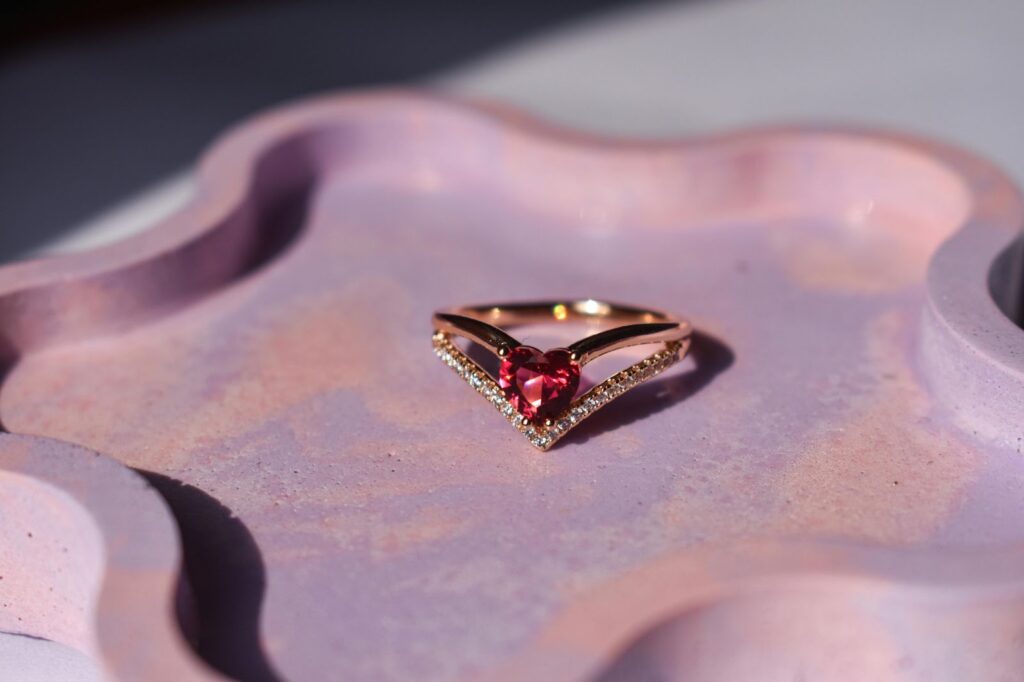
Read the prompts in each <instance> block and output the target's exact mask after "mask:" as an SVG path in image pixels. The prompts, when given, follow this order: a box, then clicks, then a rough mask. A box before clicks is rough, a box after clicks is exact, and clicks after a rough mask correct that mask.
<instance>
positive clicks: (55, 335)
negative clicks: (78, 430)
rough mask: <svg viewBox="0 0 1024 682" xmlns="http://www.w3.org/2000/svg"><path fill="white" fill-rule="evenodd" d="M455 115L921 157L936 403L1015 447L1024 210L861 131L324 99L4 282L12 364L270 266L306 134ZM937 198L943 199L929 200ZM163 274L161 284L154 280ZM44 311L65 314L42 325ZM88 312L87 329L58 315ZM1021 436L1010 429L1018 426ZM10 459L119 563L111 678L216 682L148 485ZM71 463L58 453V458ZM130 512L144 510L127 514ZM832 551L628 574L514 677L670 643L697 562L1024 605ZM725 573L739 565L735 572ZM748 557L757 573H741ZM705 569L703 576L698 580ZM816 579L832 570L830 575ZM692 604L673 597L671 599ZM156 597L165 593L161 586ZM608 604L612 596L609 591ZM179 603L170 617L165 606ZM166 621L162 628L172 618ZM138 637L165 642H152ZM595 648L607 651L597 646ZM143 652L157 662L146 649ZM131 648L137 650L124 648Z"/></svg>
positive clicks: (3, 324)
mask: <svg viewBox="0 0 1024 682" xmlns="http://www.w3.org/2000/svg"><path fill="white" fill-rule="evenodd" d="M402 108H405V109H411V110H448V111H452V112H457V113H459V114H460V115H464V116H469V117H473V118H478V119H480V120H483V121H487V122H489V124H491V125H499V126H504V127H505V128H506V129H507V130H508V131H510V133H511V134H515V135H519V136H524V137H529V138H533V139H535V140H537V141H543V142H544V143H547V144H550V145H553V146H560V145H579V146H591V147H595V148H596V147H615V148H624V149H629V148H636V149H651V148H659V149H665V150H670V149H672V148H683V147H688V146H692V145H704V146H714V145H723V144H736V143H737V142H742V141H748V142H749V141H751V140H758V141H762V142H765V143H768V142H772V143H776V144H784V143H785V141H786V140H791V139H792V138H793V136H800V137H801V138H803V139H806V138H807V137H809V136H810V137H814V138H815V139H816V140H818V141H819V142H824V143H826V144H827V143H828V142H829V141H830V140H833V139H834V140H843V139H850V138H864V137H867V138H870V139H871V140H874V141H876V142H878V143H880V144H886V145H893V146H898V147H900V148H903V149H904V150H911V151H913V152H914V153H917V154H920V155H921V157H922V158H923V159H926V160H927V161H929V162H931V163H934V165H935V166H936V168H937V169H940V170H941V171H942V172H943V173H946V174H948V176H949V178H950V179H951V180H952V183H951V184H950V187H953V186H955V187H957V188H959V190H958V191H959V193H960V196H957V197H935V198H934V199H935V200H936V201H941V202H947V203H946V205H945V206H944V209H949V207H950V206H954V205H958V206H960V209H961V217H960V218H959V220H958V223H959V225H960V227H959V229H958V230H957V231H956V232H955V233H954V234H953V236H952V237H951V238H950V239H949V240H947V241H946V242H945V243H944V244H943V245H942V247H941V248H940V249H939V251H938V252H937V253H936V254H935V256H934V258H933V260H932V262H931V265H930V267H929V272H928V279H927V296H928V298H927V308H926V311H925V316H924V320H923V322H922V324H923V334H922V349H921V350H922V358H923V360H924V372H925V375H926V380H927V381H928V382H929V383H930V385H931V386H932V389H933V391H934V393H935V395H936V396H937V397H938V398H939V399H940V400H941V401H942V402H943V403H944V404H946V405H947V406H948V407H949V409H950V410H951V411H952V413H954V414H955V415H957V419H958V420H959V421H960V422H961V423H962V424H963V425H965V426H966V427H968V428H971V429H973V430H975V431H977V432H979V433H980V434H981V435H983V436H984V437H986V438H991V439H993V440H999V441H1004V442H1007V443H1011V444H1012V440H1013V438H1015V437H1016V435H1015V434H1013V433H1012V429H1013V426H1012V425H1013V424H1020V423H1021V421H1022V420H1021V415H1022V414H1024V334H1022V333H1021V330H1020V329H1019V328H1018V327H1016V326H1015V325H1014V324H1013V322H1012V321H1011V320H1010V319H1009V318H1008V317H1007V316H1005V315H1004V314H1003V313H1002V312H1001V311H1000V310H999V309H998V307H997V306H996V304H995V302H994V301H993V299H992V295H991V292H990V291H989V287H988V273H989V270H990V268H991V267H992V264H993V262H994V261H995V259H996V258H997V256H999V255H1000V254H1001V253H1003V252H1004V251H1006V250H1007V249H1008V248H1009V247H1010V245H1011V243H1012V242H1013V240H1014V239H1015V238H1017V236H1018V234H1019V232H1020V229H1021V226H1022V225H1024V203H1022V200H1021V197H1020V195H1019V193H1018V192H1017V190H1016V189H1015V188H1014V186H1013V184H1012V183H1011V182H1010V181H1009V179H1008V178H1007V177H1006V176H1005V175H1004V174H1002V173H1001V172H1000V171H999V170H997V169H996V168H995V167H993V166H992V165H990V164H989V163H987V162H985V161H983V160H981V159H979V158H977V157H975V156H973V155H971V154H969V153H967V152H964V151H962V150H959V149H956V148H954V147H950V146H946V145H943V144H939V143H935V142H932V141H926V140H922V139H919V138H915V137H911V136H904V135H894V134H880V133H876V132H869V131H855V130H850V129H845V128H807V127H805V128H782V129H769V130H761V131H754V132H745V133H738V134H731V135H722V136H715V137H710V138H702V139H701V140H699V141H697V142H671V143H654V142H645V143H631V142H623V141H616V140H609V139H605V138H600V137H592V136H584V135H580V134H577V133H570V132H566V131H561V130H557V129H553V128H551V127H549V126H546V125H544V124H540V123H536V122H533V121H529V120H526V119H524V118H523V117H522V116H520V115H517V114H514V113H510V112H508V111H505V110H500V111H499V110H495V109H494V108H493V107H485V106H470V105H466V104H457V103H453V102H451V101H449V100H446V99H444V98H442V97H438V96H433V95H423V94H411V93H403V92H381V93H373V94H363V95H347V96H342V97H325V98H319V99H314V100H308V101H305V102H302V103H299V104H297V105H293V106H289V107H285V108H281V109H278V110H275V111H272V112H270V113H267V114H264V115H261V116H259V117H257V118H255V119H254V120H252V121H249V122H246V123H244V124H243V125H241V126H239V127H238V128H236V129H234V130H233V131H232V132H231V133H230V134H228V135H227V136H226V137H225V138H224V139H223V140H222V141H220V142H218V143H217V144H216V145H215V146H214V147H213V149H212V150H211V151H210V152H209V153H208V154H207V155H206V156H205V158H204V159H203V161H202V163H201V165H200V168H199V172H198V188H199V191H198V195H197V198H196V199H195V200H194V201H193V202H192V203H191V204H190V205H189V206H188V207H186V208H185V209H183V210H182V211H181V212H179V213H177V214H175V215H174V216H172V217H170V218H168V219H167V220H165V221H163V222H161V223H160V224H158V225H156V226H155V227H154V228H153V229H151V230H149V231H148V232H146V233H143V234H140V235H138V236H136V237H133V238H129V239H127V240H124V241H122V242H118V243H116V244H113V245H110V246H107V247H103V248H100V249H98V250H96V251H93V252H89V253H84V254H76V255H70V256H62V257H59V258H52V259H45V260H38V261H31V262H25V263H18V264H14V265H10V266H5V267H3V268H0V330H2V332H3V339H2V340H3V342H4V343H3V344H2V346H0V350H3V351H4V353H3V359H4V360H5V361H6V363H7V366H8V367H9V366H11V365H12V364H13V363H14V362H16V361H17V359H18V358H19V357H21V356H22V355H24V354H27V353H32V352H34V351H36V350H38V349H40V348H43V347H47V346H52V345H57V344H62V343H68V342H73V341H77V340H80V339H83V338H88V337H91V336H94V335H99V334H107V333H111V332H114V331H117V330H120V329H124V328H126V327H130V326H134V325H136V324H141V323H143V322H145V321H146V320H148V319H152V318H153V317H154V316H155V315H159V314H162V313H164V312H166V311H168V310H172V309H174V308H176V307H179V306H182V305H185V304H187V303H188V302H189V301H191V300H193V299H195V298H196V297H199V296H202V295H203V294H205V293H208V292H210V291H213V290H215V289H217V288H218V287H221V286H224V285H226V284H228V283H230V282H231V281H233V280H234V279H236V278H237V277H239V276H240V275H242V274H244V273H245V272H247V271H249V270H250V269H251V268H252V267H254V258H255V256H254V255H253V254H252V253H250V252H249V251H248V250H247V249H245V248H238V249H235V248H233V246H236V245H245V244H247V243H251V242H253V241H254V239H253V237H252V235H248V234H245V233H244V230H246V229H256V228H253V226H254V225H258V222H257V221H234V220H232V219H231V218H232V215H234V214H235V213H236V212H238V211H241V210H243V209H244V208H245V207H246V206H247V205H248V203H249V200H250V198H251V196H252V194H253V192H254V188H255V187H256V185H257V184H258V183H259V182H260V179H259V177H258V172H257V170H258V168H259V167H260V166H261V164H262V163H263V162H264V160H265V156H266V155H267V154H268V153H273V151H274V149H276V148H279V143H280V142H281V141H283V140H285V139H288V138H293V137H295V136H298V135H310V134H315V132H316V130H317V129H318V128H321V127H323V126H337V125H343V124H345V122H346V121H349V120H358V119H359V117H361V116H367V115H372V114H373V113H374V112H378V111H381V110H396V109H402ZM924 199H931V197H922V200H924ZM212 242H217V245H216V248H215V249H214V250H215V251H217V252H219V253H234V254H237V255H238V257H237V258H222V259H212V260H211V259H204V260H203V261H202V262H201V263H200V266H199V267H197V266H196V265H197V261H196V258H195V255H196V253H197V252H198V251H200V250H203V249H205V248H208V247H209V245H210V244H211V243H212ZM155 272H156V273H160V274H159V276H154V273H155ZM114 279H116V280H117V284H118V286H121V287H125V286H127V287H128V288H129V289H130V290H131V296H130V297H128V298H125V299H122V300H121V301H120V304H121V305H119V306H118V307H117V309H116V310H115V309H111V308H109V307H103V306H90V305H88V298H87V297H83V296H82V295H81V291H82V290H83V289H88V288H89V287H94V286H95V287H103V286H104V285H105V284H108V283H111V282H112V281H113V280H114ZM40 310H47V311H57V313H58V314H53V315H45V314H44V315H40V314H39V311H40ZM62 311H63V312H68V311H71V312H74V314H73V315H66V314H59V313H60V312H62ZM1007 424H1010V425H1011V427H1010V431H1009V432H1008V431H1007V427H1006V425H1007ZM2 442H3V444H4V445H5V446H6V445H8V444H12V443H15V442H16V443H18V444H19V447H18V448H14V449H15V450H20V449H23V448H22V446H21V444H26V446H27V449H26V450H25V452H24V453H23V454H18V455H12V454H10V448H7V447H5V448H4V450H5V455H4V457H3V459H2V460H0V465H2V467H3V469H5V470H7V471H16V472H20V473H24V474H28V475H30V476H33V477H36V478H39V479H40V480H43V481H46V482H48V483H50V484H52V485H55V486H57V487H59V488H61V489H64V490H67V491H68V492H70V493H71V494H72V495H73V496H74V497H75V498H76V499H77V500H78V501H79V502H81V503H82V505H83V506H84V507H85V508H86V509H87V510H88V512H89V513H90V514H91V515H92V516H93V518H94V519H95V521H96V523H97V524H98V525H99V527H100V528H101V529H102V531H103V533H104V538H105V540H106V545H105V546H106V551H107V553H108V556H107V558H108V561H107V569H106V574H105V577H104V581H103V588H102V596H101V598H100V602H99V606H98V609H97V622H98V632H99V647H100V650H101V652H102V655H103V658H104V661H103V662H104V664H105V666H106V667H107V668H108V669H109V670H110V671H111V674H112V675H114V676H115V677H116V678H118V679H205V678H212V677H215V676H214V675H213V674H212V673H210V672H209V671H207V670H206V669H205V667H204V666H203V665H202V664H201V663H199V662H198V661H197V660H196V659H195V658H194V657H193V656H192V655H191V654H190V653H189V651H188V649H187V647H186V646H185V645H184V644H183V641H182V639H181V637H180V634H179V633H178V632H177V630H176V628H175V627H173V623H172V618H171V616H170V614H169V609H168V608H166V605H167V603H168V602H170V600H171V592H172V590H173V588H172V585H173V584H174V582H175V580H176V579H177V578H176V576H177V570H178V569H177V566H178V564H179V558H178V557H179V550H178V544H177V538H176V535H175V533H174V531H173V526H172V525H171V523H172V522H171V517H170V515H169V513H168V511H167V509H166V507H165V506H163V505H162V504H161V503H160V501H159V499H158V497H157V496H156V495H155V494H154V493H153V492H152V491H150V490H148V489H146V488H145V486H143V485H140V480H139V478H138V477H137V476H136V475H134V474H132V473H129V472H125V471H124V469H123V467H120V466H119V465H116V464H115V463H113V462H112V461H109V460H106V459H105V458H102V457H98V456H97V455H96V454H94V453H91V452H89V451H85V450H83V449H81V448H77V447H76V446H73V445H65V444H60V443H55V442H53V441H47V440H46V439H42V438H36V437H26V436H4V437H3V441H2ZM58 452H59V453H60V454H58ZM67 458H88V459H89V460H90V461H92V462H102V463H101V464H97V465H96V466H95V469H90V470H88V471H86V470H83V469H81V468H79V467H74V466H70V467H69V466H68V460H67ZM128 506H131V507H132V508H134V509H139V510H145V511H144V513H141V514H133V515H125V514H123V513H121V512H120V511H119V510H123V509H124V508H126V507H128ZM822 547H823V546H819V545H815V544H810V545H808V544H806V543H788V542H781V541H780V542H775V543H770V544H767V545H757V546H752V547H748V548H733V549H730V550H729V551H727V552H723V551H718V550H715V551H706V552H705V551H700V550H697V551H688V552H685V553H681V554H680V556H678V557H666V558H665V559H664V560H663V561H662V562H660V563H659V564H658V565H656V566H653V567H648V568H646V569H644V570H641V571H638V572H635V573H633V574H629V575H627V576H624V577H623V578H622V580H621V581H620V584H619V588H618V589H617V591H618V592H621V594H622V595H625V596H623V597H622V598H623V599H627V598H628V599H632V600H634V602H633V603H634V605H635V608H633V609H632V611H633V617H632V618H630V619H622V618H620V617H619V610H618V608H617V606H618V605H621V604H622V603H623V602H622V599H610V600H609V599H608V598H607V597H601V596H599V595H595V596H594V598H592V599H590V598H588V599H581V600H577V602H576V606H572V607H570V608H569V609H568V610H567V612H566V613H565V614H564V615H563V616H562V617H560V618H557V619H555V621H554V622H553V623H552V624H551V626H550V627H549V628H548V629H547V630H546V632H545V633H544V634H543V635H542V636H541V637H540V639H539V640H537V641H536V642H535V643H533V644H532V645H531V646H530V647H528V648H527V650H526V651H524V652H522V654H521V655H520V656H518V657H517V658H514V659H513V660H512V662H511V663H510V664H509V667H508V670H507V671H506V672H505V677H504V678H505V679H527V678H531V677H534V676H537V675H539V674H540V673H541V672H542V671H543V672H544V674H545V675H547V676H550V675H551V673H552V671H556V670H557V671H558V675H557V676H558V677H561V678H563V679H577V678H581V677H585V676H587V675H590V674H593V673H594V672H595V671H596V670H598V669H600V667H601V666H603V665H604V664H606V663H607V662H608V661H605V660H599V659H595V658H594V656H593V655H592V653H588V652H593V651H594V646H595V645H596V646H597V647H598V648H599V650H601V651H603V652H606V653H607V652H615V651H620V650H623V649H624V648H625V647H627V646H628V644H629V643H630V642H631V641H632V640H634V639H635V638H636V636H637V633H638V632H644V631H646V630H648V629H650V628H652V627H654V626H655V625H656V624H657V623H658V622H661V621H663V620H664V619H665V618H668V617H669V616H670V615H671V613H672V612H673V610H678V609H682V608H685V606H686V604H687V603H692V601H687V600H692V599H694V598H695V596H694V595H693V594H690V593H689V592H688V591H687V590H686V589H685V584H686V575H687V571H688V570H692V566H693V565H694V562H696V563H697V564H700V565H713V566H716V567H718V568H719V569H721V570H723V571H724V572H725V573H726V574H729V571H727V570H726V569H725V568H724V565H725V563H729V564H730V565H742V566H746V567H752V568H749V570H744V571H740V572H739V573H736V574H731V575H726V577H724V578H723V581H724V582H727V581H729V580H731V581H752V580H756V579H764V580H777V579H781V578H780V576H793V575H806V574H809V573H814V572H816V571H820V570H827V571H829V572H830V573H835V572H838V573H842V572H843V570H844V567H846V568H849V567H853V566H856V567H862V568H864V569H865V571H866V572H867V573H870V574H877V575H878V576H880V577H883V576H884V577H887V578H890V579H895V580H908V581H915V582H925V583H934V584H937V585H941V586H944V587H948V588H949V589H957V590H966V591H975V592H978V591H985V590H991V589H996V588H998V589H1000V590H1002V591H1003V593H1004V594H1009V593H1013V594H1021V586H1022V583H1021V577H1022V576H1024V547H1012V548H1006V549H1005V550H1001V551H995V550H992V551H988V550H986V551H975V552H972V553H970V555H964V554H959V553H956V552H943V551H930V552H915V551H910V550H906V551H895V550H879V549H876V548H867V547H856V546H848V545H844V546H842V547H841V548H838V553H839V555H840V556H841V557H842V559H838V558H837V554H836V552H837V548H835V547H830V548H829V551H828V552H825V551H824V550H823V549H822ZM724 558H728V562H725V559H724ZM737 559H742V560H741V561H739V562H738V564H737V561H736V560H737ZM140 564H141V565H147V566H148V567H149V568H150V569H151V570H152V571H154V572H155V575H157V576H158V578H157V583H156V584H157V585H158V587H156V588H155V589H156V592H157V593H156V594H154V595H153V596H154V599H155V601H154V602H152V603H151V602H150V601H148V600H147V601H141V600H137V599H136V600H134V601H132V600H126V598H125V597H126V595H128V594H129V593H131V592H132V591H133V590H134V589H137V588H136V585H137V582H136V581H137V579H138V577H139V576H138V574H137V573H136V572H134V571H133V567H137V566H139V565H140ZM687 566H689V567H690V568H689V569H688V568H686V567H687ZM815 567H817V568H815ZM669 586H673V587H674V588H679V589H676V590H675V592H673V594H674V595H675V596H674V597H673V598H672V599H665V598H664V594H665V593H666V592H668V591H669V590H667V589H666V588H668V587H669ZM150 589H151V591H152V589H153V588H150ZM602 592H603V594H605V595H607V594H608V592H607V590H603V591H602ZM160 602H163V603H164V604H165V608H164V609H162V610H161V609H156V610H154V608H155V606H154V605H155V604H159V603H160ZM161 614H162V615H161ZM140 632H147V633H149V634H148V636H146V637H145V638H140V637H139V633H140ZM595 638H596V640H599V641H597V642H596V644H595ZM141 641H145V642H146V645H145V646H140V642H141ZM126 643H130V645H126Z"/></svg>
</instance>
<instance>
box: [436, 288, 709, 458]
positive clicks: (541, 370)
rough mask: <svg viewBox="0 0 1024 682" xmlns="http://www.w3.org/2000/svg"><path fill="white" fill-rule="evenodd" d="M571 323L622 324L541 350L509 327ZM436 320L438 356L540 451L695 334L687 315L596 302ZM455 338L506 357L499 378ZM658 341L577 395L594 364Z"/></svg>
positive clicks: (457, 311) (508, 307) (510, 307)
mask: <svg viewBox="0 0 1024 682" xmlns="http://www.w3.org/2000/svg"><path fill="white" fill-rule="evenodd" d="M573 320H598V321H601V322H608V323H611V324H615V325H616V326H613V327H611V328H609V329H605V330H603V331H599V332H597V333H595V334H592V335H590V336H587V337H585V338H583V339H581V340H579V341H577V342H575V343H573V344H570V345H569V346H567V347H565V348H555V349H552V350H549V351H547V352H543V353H542V352H541V351H540V350H539V349H537V348H534V347H532V346H527V345H524V344H523V343H521V342H520V341H518V340H517V339H516V338H515V337H513V336H512V335H511V334H509V333H508V332H507V331H505V329H504V328H503V327H513V326H518V325H523V324H535V323H542V322H563V321H573ZM433 322H434V350H435V352H436V353H437V355H438V356H439V357H440V358H441V359H442V360H443V361H444V362H445V363H446V364H447V365H448V366H449V367H451V368H452V369H454V370H455V371H456V372H457V373H458V374H459V376H461V377H462V378H463V379H464V380H465V381H466V382H467V383H469V385H470V386H471V387H472V388H474V389H475V390H476V391H477V392H478V393H480V394H481V395H483V396H484V397H485V398H487V400H488V401H489V402H491V403H492V404H493V405H494V406H495V407H496V408H497V409H498V410H499V411H500V412H501V413H502V414H503V415H504V416H505V417H506V418H507V419H508V420H509V421H510V422H512V424H513V425H515V426H516V428H517V429H518V430H519V431H520V432H521V433H523V435H525V436H526V437H527V439H528V440H529V441H530V442H531V443H532V444H533V445H535V446H536V447H538V448H540V449H541V450H547V449H548V448H550V447H551V446H552V445H554V444H555V442H556V441H558V439H560V438H561V437H562V436H564V435H565V434H566V433H568V431H569V430H571V429H572V428H573V427H574V426H576V425H577V424H579V423H580V422H581V421H583V420H584V419H586V418H587V417H589V416H590V415H591V414H593V413H594V412H596V411H597V410H598V409H600V408H601V407H603V406H604V405H606V404H607V403H609V402H611V400H613V399H615V398H617V397H618V396H620V395H622V394H623V393H625V392H626V391H628V390H629V389H631V388H633V387H634V386H637V385H639V384H641V383H643V382H645V381H647V380H648V379H650V378H652V377H654V376H656V375H657V374H660V373H661V372H662V371H664V370H665V369H666V368H668V367H670V366H671V365H673V364H675V363H676V362H678V361H679V360H681V359H682V358H683V357H684V356H685V355H686V352H687V351H688V350H689V346H690V337H691V334H692V327H691V325H690V323H689V322H688V321H687V320H686V319H685V318H682V317H678V316H675V315H671V314H669V313H665V312H661V311H657V310H649V309H644V308H636V307H633V306H627V305H620V304H617V303H608V302H604V301H595V300H593V299H585V300H576V301H544V302H530V303H500V304H489V305H475V306H462V307H457V308H451V309H447V310H439V311H437V312H435V313H434V318H433ZM454 336H460V337H463V338H465V339H468V340H470V341H472V342H473V343H476V344H478V345H479V346H481V347H482V348H485V349H486V350H488V351H490V352H491V353H493V354H494V355H495V356H497V357H498V358H499V359H500V361H501V368H500V370H499V372H498V378H497V380H495V378H494V377H492V376H490V375H489V374H488V373H487V372H485V371H484V370H483V369H482V368H481V367H480V366H479V365H478V364H477V363H476V362H475V361H474V360H472V359H471V358H470V357H469V356H468V355H466V353H464V352H463V351H462V350H461V349H459V348H458V347H457V346H456V345H455V343H453V341H452V337H454ZM655 343H658V344H663V347H662V348H661V349H660V350H658V351H657V352H655V353H653V354H652V355H650V356H649V357H647V358H645V359H643V360H641V361H639V362H637V363H635V364H633V365H631V366H629V367H627V368H626V369H624V370H622V371H620V372H617V373H616V374H614V375H613V376H611V377H609V378H608V379H606V380H605V381H603V382H601V383H599V384H598V385H596V386H594V387H593V388H591V389H589V390H588V391H586V392H585V393H584V394H583V395H580V396H578V397H577V396H576V391H577V389H578V386H579V379H580V369H581V368H582V367H583V366H584V365H586V364H587V363H588V362H590V361H591V360H594V359H595V358H598V357H600V356H602V355H605V354H606V353H611V352H612V351H615V350H618V349H620V348H626V347H629V346H637V345H642V344H655Z"/></svg>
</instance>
